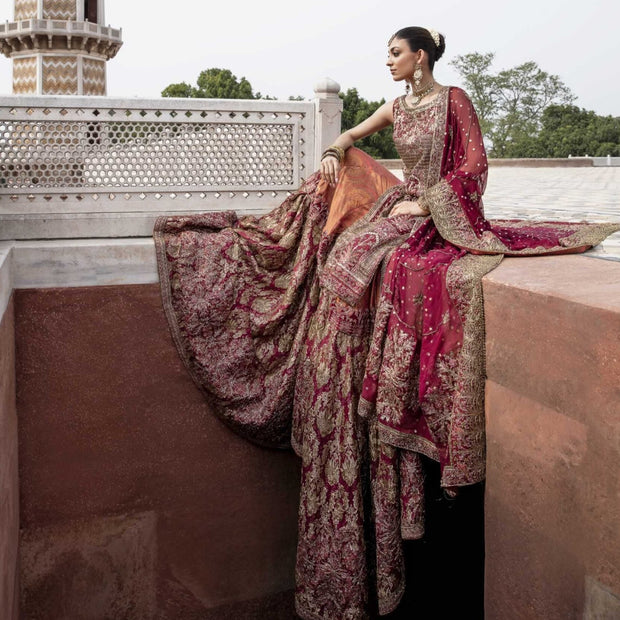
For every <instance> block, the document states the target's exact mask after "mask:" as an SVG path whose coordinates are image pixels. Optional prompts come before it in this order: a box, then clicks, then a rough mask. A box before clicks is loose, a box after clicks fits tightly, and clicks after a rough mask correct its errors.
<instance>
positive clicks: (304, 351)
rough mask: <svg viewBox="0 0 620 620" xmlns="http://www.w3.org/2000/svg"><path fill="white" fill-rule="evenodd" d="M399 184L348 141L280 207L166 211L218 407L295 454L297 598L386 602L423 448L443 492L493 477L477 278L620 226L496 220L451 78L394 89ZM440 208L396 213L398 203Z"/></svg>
mask: <svg viewBox="0 0 620 620" xmlns="http://www.w3.org/2000/svg"><path fill="white" fill-rule="evenodd" d="M394 141H395V143H396V146H397V149H398V151H399V153H400V155H401V157H402V160H403V163H404V173H405V182H404V183H400V182H399V181H398V179H396V177H394V176H393V175H391V174H390V173H389V172H387V171H386V170H385V169H383V168H382V167H381V166H379V165H378V164H377V163H376V162H374V161H373V160H372V159H371V158H369V157H367V156H366V155H364V154H363V153H361V152H360V151H358V150H357V149H349V151H348V152H347V158H346V161H345V165H344V167H343V169H342V171H341V175H340V180H339V183H338V185H337V187H336V188H335V190H334V191H332V190H330V189H329V188H327V187H326V186H325V184H324V183H322V182H321V181H320V179H319V177H318V175H316V174H315V175H313V176H312V177H310V178H309V179H308V180H307V181H306V182H305V183H304V185H303V186H302V187H301V188H300V189H299V191H298V192H296V193H295V194H293V195H291V196H290V197H289V198H287V200H286V201H285V202H284V203H283V204H281V205H280V206H279V207H277V208H276V209H275V210H273V211H272V212H270V213H268V214H266V215H264V216H262V217H259V218H256V217H253V216H246V217H241V218H237V217H236V215H235V214H234V213H232V212H225V213H209V214H204V215H192V216H173V217H164V218H159V219H158V221H157V223H156V226H155V241H156V248H157V256H158V265H159V273H160V280H161V287H162V295H163V300H164V307H165V311H166V314H167V317H168V321H169V324H170V329H171V332H172V335H173V338H174V341H175V343H176V346H177V348H178V350H179V354H180V355H181V357H182V359H183V361H184V363H185V365H186V366H187V369H188V371H189V372H190V374H191V376H192V378H193V379H194V381H195V382H196V384H197V385H198V386H199V387H200V388H201V389H202V391H203V392H204V394H205V397H206V398H207V400H208V402H209V403H210V405H211V407H212V409H213V411H214V412H216V413H217V415H219V416H220V417H221V419H222V420H223V421H224V422H225V423H227V424H228V425H229V426H230V427H231V428H232V429H233V430H234V431H236V432H238V433H239V434H241V435H243V436H244V437H246V438H248V439H250V440H251V441H254V442H256V443H259V444H262V445H265V446H273V447H287V446H289V445H292V447H293V448H294V450H295V451H296V452H297V454H298V455H299V456H300V457H301V460H302V473H301V497H300V505H299V541H298V551H297V566H296V583H297V588H296V608H297V612H298V614H299V615H300V616H301V617H302V618H304V619H306V620H314V619H317V620H318V619H330V620H333V619H336V618H337V619H356V618H365V617H367V616H368V613H369V612H368V600H369V592H371V591H373V592H376V600H377V602H378V607H379V612H380V613H381V614H386V613H389V612H390V611H392V610H393V609H394V608H395V607H396V606H397V605H398V602H399V600H400V598H401V596H402V593H403V590H404V584H405V575H404V568H403V557H402V539H415V538H420V537H422V536H423V534H424V502H423V498H424V492H423V491H424V489H423V480H424V478H423V471H422V465H421V455H425V456H426V457H429V458H431V459H433V460H435V461H437V462H438V463H439V466H440V471H441V484H442V486H443V487H445V488H447V489H449V490H451V489H454V488H455V487H459V486H463V485H470V484H474V483H476V482H479V481H481V480H482V479H483V478H484V469H485V467H484V466H485V452H484V447H485V440H484V379H485V371H484V316H483V302H482V285H481V279H482V276H484V275H485V274H486V273H488V272H489V271H490V270H491V269H493V268H494V267H496V266H497V265H498V264H499V263H500V261H501V260H502V257H503V256H504V255H511V256H517V255H528V256H531V255H539V254H561V253H567V252H577V251H583V250H585V249H587V248H589V247H591V246H593V245H596V244H597V243H599V242H600V241H602V240H603V239H604V238H605V237H606V236H607V235H609V234H611V233H612V232H614V231H616V230H620V225H617V224H597V225H595V224H571V223H561V222H556V223H550V222H547V223H540V222H537V223H533V222H526V221H494V222H491V221H488V220H486V219H485V217H484V213H483V208H482V200H481V197H482V194H483V192H484V188H485V183H486V176H487V160H486V154H485V151H484V146H483V143H482V134H481V132H480V128H479V125H478V121H477V118H476V114H475V111H474V109H473V107H472V105H471V102H470V101H469V99H468V97H467V95H466V94H465V93H464V92H463V91H462V90H460V89H458V88H447V87H446V88H443V89H442V90H441V91H440V93H439V94H438V95H437V96H436V97H435V98H434V99H433V100H432V101H431V102H430V103H427V104H424V105H420V106H417V107H415V108H410V107H408V106H407V104H406V102H405V99H404V97H402V98H399V99H397V100H396V101H395V102H394ZM410 199H412V200H418V202H420V203H421V204H422V205H424V206H425V207H427V208H428V210H429V211H430V216H428V217H413V216H409V215H399V216H393V217H389V213H390V211H391V209H392V207H393V206H394V205H395V204H397V203H398V202H399V201H401V200H410Z"/></svg>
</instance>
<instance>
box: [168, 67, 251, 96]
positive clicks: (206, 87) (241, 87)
mask: <svg viewBox="0 0 620 620" xmlns="http://www.w3.org/2000/svg"><path fill="white" fill-rule="evenodd" d="M196 83H197V87H194V86H190V85H189V84H187V83H186V82H180V83H177V84H169V85H168V86H166V88H164V90H162V92H161V96H162V97H195V98H203V99H261V94H260V93H253V92H252V86H251V84H250V82H248V81H247V80H246V79H245V78H244V77H242V78H241V79H238V78H237V76H236V75H233V73H232V72H231V71H230V70H229V69H216V68H212V69H206V70H205V71H201V72H200V75H199V76H198V80H197V81H196Z"/></svg>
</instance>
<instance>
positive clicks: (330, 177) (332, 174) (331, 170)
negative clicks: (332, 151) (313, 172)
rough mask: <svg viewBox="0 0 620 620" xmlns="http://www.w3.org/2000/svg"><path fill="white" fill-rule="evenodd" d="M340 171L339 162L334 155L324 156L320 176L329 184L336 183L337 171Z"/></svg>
mask: <svg viewBox="0 0 620 620" xmlns="http://www.w3.org/2000/svg"><path fill="white" fill-rule="evenodd" d="M339 172H340V162H339V161H338V158H337V157H336V156H335V155H334V156H333V157H332V156H331V155H330V156H328V157H325V159H323V161H322V162H321V176H322V177H323V178H324V179H325V180H326V181H327V182H328V183H329V184H330V185H336V183H337V182H338V173H339Z"/></svg>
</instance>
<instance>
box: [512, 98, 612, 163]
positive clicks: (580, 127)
mask: <svg viewBox="0 0 620 620" xmlns="http://www.w3.org/2000/svg"><path fill="white" fill-rule="evenodd" d="M541 124H542V128H541V130H540V132H539V133H538V134H537V135H535V136H522V137H520V138H519V139H517V140H515V141H514V142H513V143H512V144H511V145H510V148H509V149H508V151H507V156H508V157H568V156H569V155H573V156H584V155H590V156H594V157H605V156H606V155H612V156H614V157H618V156H620V117H613V116H599V115H597V114H596V113H595V112H592V111H589V110H584V109H583V108H578V107H577V106H573V105H551V106H549V107H547V108H546V109H545V111H544V112H543V114H542V119H541Z"/></svg>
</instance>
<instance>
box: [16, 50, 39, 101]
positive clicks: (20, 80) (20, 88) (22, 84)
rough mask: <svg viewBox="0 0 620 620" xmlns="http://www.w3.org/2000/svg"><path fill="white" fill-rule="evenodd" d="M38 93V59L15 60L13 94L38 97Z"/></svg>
mask: <svg viewBox="0 0 620 620" xmlns="http://www.w3.org/2000/svg"><path fill="white" fill-rule="evenodd" d="M36 93H37V59H36V58H35V57H32V58H15V59H13V94H14V95H36Z"/></svg>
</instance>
